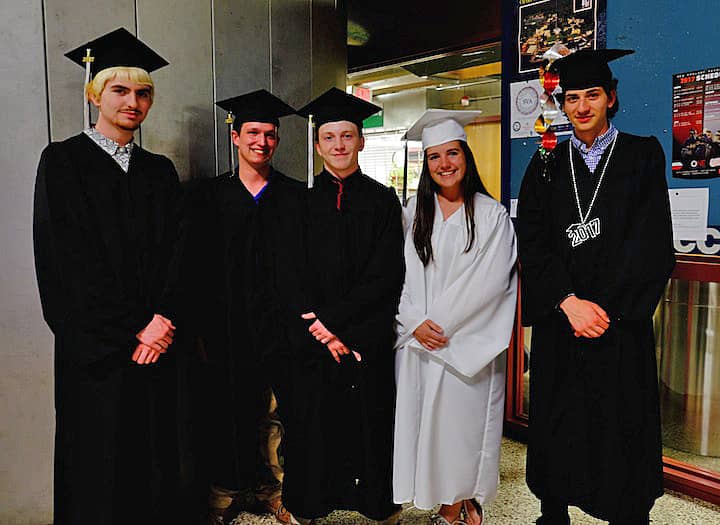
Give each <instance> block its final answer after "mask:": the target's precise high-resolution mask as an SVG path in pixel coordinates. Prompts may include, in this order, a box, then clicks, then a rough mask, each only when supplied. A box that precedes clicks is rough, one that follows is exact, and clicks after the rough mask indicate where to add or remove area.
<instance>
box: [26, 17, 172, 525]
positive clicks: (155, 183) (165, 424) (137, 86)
mask: <svg viewBox="0 0 720 525" xmlns="http://www.w3.org/2000/svg"><path fill="white" fill-rule="evenodd" d="M66 56H67V57H68V58H70V59H71V60H73V61H74V62H76V63H78V64H79V65H81V66H84V67H85V71H86V76H85V83H86V86H85V93H86V96H87V98H88V100H89V101H90V102H91V103H92V104H93V105H94V106H95V107H97V110H98V116H97V122H96V123H95V125H94V126H90V122H89V112H87V111H85V112H84V113H85V129H84V131H82V132H81V133H79V134H77V135H75V136H73V137H70V138H68V139H66V140H63V141H61V142H53V143H51V144H49V145H48V146H47V147H46V148H45V150H44V151H43V153H42V157H41V159H40V165H39V166H38V172H37V179H36V184H35V210H34V224H33V226H34V232H33V233H34V244H35V266H36V270H37V278H38V287H39V289H40V299H41V301H42V309H43V316H44V317H45V320H46V321H47V324H48V325H49V327H50V329H51V330H52V332H53V334H54V335H55V422H56V427H55V484H54V496H55V503H54V523H55V524H56V525H64V524H73V525H80V524H86V523H92V524H96V525H110V524H119V523H133V524H136V525H139V524H150V523H172V522H175V521H176V518H179V517H180V515H181V513H182V510H181V507H182V505H181V504H179V503H178V502H179V501H181V499H182V498H180V496H179V495H178V490H177V489H178V483H179V481H178V480H179V467H178V464H179V459H178V457H179V454H178V450H177V448H178V445H177V443H178V440H177V426H178V422H177V418H176V412H177V407H176V403H175V392H176V391H177V385H176V382H175V381H176V379H175V378H176V376H177V372H176V369H175V354H176V352H175V348H176V345H175V344H173V342H174V337H175V323H178V321H177V319H176V317H177V316H176V314H175V301H174V300H172V299H171V293H170V291H171V290H172V289H173V281H174V276H175V275H176V273H175V272H174V270H173V269H174V268H176V264H175V262H174V261H176V260H177V259H176V251H175V250H176V246H177V236H178V226H177V225H178V222H179V204H180V183H179V181H178V175H177V173H176V171H175V167H174V166H173V163H172V162H171V161H170V160H169V159H168V158H167V157H164V156H162V155H156V154H154V153H150V152H149V151H147V150H145V149H143V148H141V147H140V145H138V144H137V143H136V142H135V141H134V140H133V138H134V134H135V131H136V130H137V129H138V128H139V127H140V124H141V123H142V122H143V121H144V120H145V117H146V116H147V114H148V112H149V111H150V108H151V106H152V103H153V95H154V88H153V82H152V80H151V78H150V75H149V73H150V72H152V71H154V70H156V69H158V68H160V67H163V66H164V65H167V62H166V61H165V60H164V59H163V58H162V57H161V56H159V55H158V54H157V53H155V52H154V51H153V50H152V49H150V48H149V47H148V46H146V45H145V44H143V43H142V42H141V41H140V40H138V39H137V38H135V36H133V35H132V34H130V33H129V32H128V31H127V30H125V29H122V28H121V29H117V30H115V31H113V32H111V33H108V34H106V35H103V36H101V37H99V38H97V39H95V40H93V41H91V42H88V43H86V44H83V45H82V46H80V47H78V48H77V49H75V50H73V51H71V52H69V53H68V54H67V55H66ZM91 73H94V74H95V77H94V79H93V80H92V81H90V75H91ZM79 99H80V97H78V102H79ZM178 324H179V323H178Z"/></svg>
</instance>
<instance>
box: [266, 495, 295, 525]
mask: <svg viewBox="0 0 720 525" xmlns="http://www.w3.org/2000/svg"><path fill="white" fill-rule="evenodd" d="M265 510H266V511H267V512H269V513H270V514H272V515H273V517H274V518H275V519H276V520H277V521H278V523H282V524H283V525H301V523H300V522H299V521H298V520H296V519H295V517H294V516H293V515H292V514H291V513H290V511H289V510H287V509H286V508H285V505H283V502H282V499H281V498H275V499H273V500H270V501H268V502H266V503H265Z"/></svg>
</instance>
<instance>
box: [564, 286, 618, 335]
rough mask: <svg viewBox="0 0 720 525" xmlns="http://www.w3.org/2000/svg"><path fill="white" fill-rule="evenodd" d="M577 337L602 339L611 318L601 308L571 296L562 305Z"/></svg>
mask: <svg viewBox="0 0 720 525" xmlns="http://www.w3.org/2000/svg"><path fill="white" fill-rule="evenodd" d="M560 309H561V310H562V311H563V312H564V313H565V315H566V316H567V318H568V321H569V322H570V326H572V329H573V332H574V333H575V337H589V338H595V337H600V336H601V335H603V334H604V333H605V330H607V329H608V327H609V326H610V318H609V317H608V314H607V313H605V310H603V309H602V308H601V307H600V306H598V305H597V304H595V303H593V302H592V301H587V300H585V299H580V298H578V297H575V296H574V295H571V296H570V297H568V298H566V299H565V300H563V302H562V303H560Z"/></svg>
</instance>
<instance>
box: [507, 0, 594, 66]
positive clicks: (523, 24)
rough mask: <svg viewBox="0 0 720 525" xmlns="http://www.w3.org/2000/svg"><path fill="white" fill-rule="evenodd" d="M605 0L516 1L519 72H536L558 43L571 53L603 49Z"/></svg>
mask: <svg viewBox="0 0 720 525" xmlns="http://www.w3.org/2000/svg"><path fill="white" fill-rule="evenodd" d="M606 7H607V6H606V0H518V33H517V35H518V37H517V39H518V41H517V51H518V73H519V74H521V75H522V74H524V73H530V72H533V71H537V69H538V67H539V66H540V64H542V61H543V60H542V56H543V54H544V53H545V51H547V50H548V49H550V48H551V47H552V46H553V45H555V44H557V43H562V44H565V46H567V47H568V48H569V49H570V50H571V51H578V50H580V49H602V48H604V47H605V42H606V18H605V16H606Z"/></svg>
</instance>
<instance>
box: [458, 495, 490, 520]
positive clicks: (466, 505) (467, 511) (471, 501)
mask: <svg viewBox="0 0 720 525" xmlns="http://www.w3.org/2000/svg"><path fill="white" fill-rule="evenodd" d="M470 505H472V506H473V507H474V508H475V512H477V513H478V516H480V525H482V524H483V523H484V521H485V519H484V516H483V508H482V505H480V504H479V503H478V502H477V500H475V498H472V499H466V500H464V501H463V512H464V513H465V519H466V520H468V521H470V520H469V516H470V509H469V506H470Z"/></svg>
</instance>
